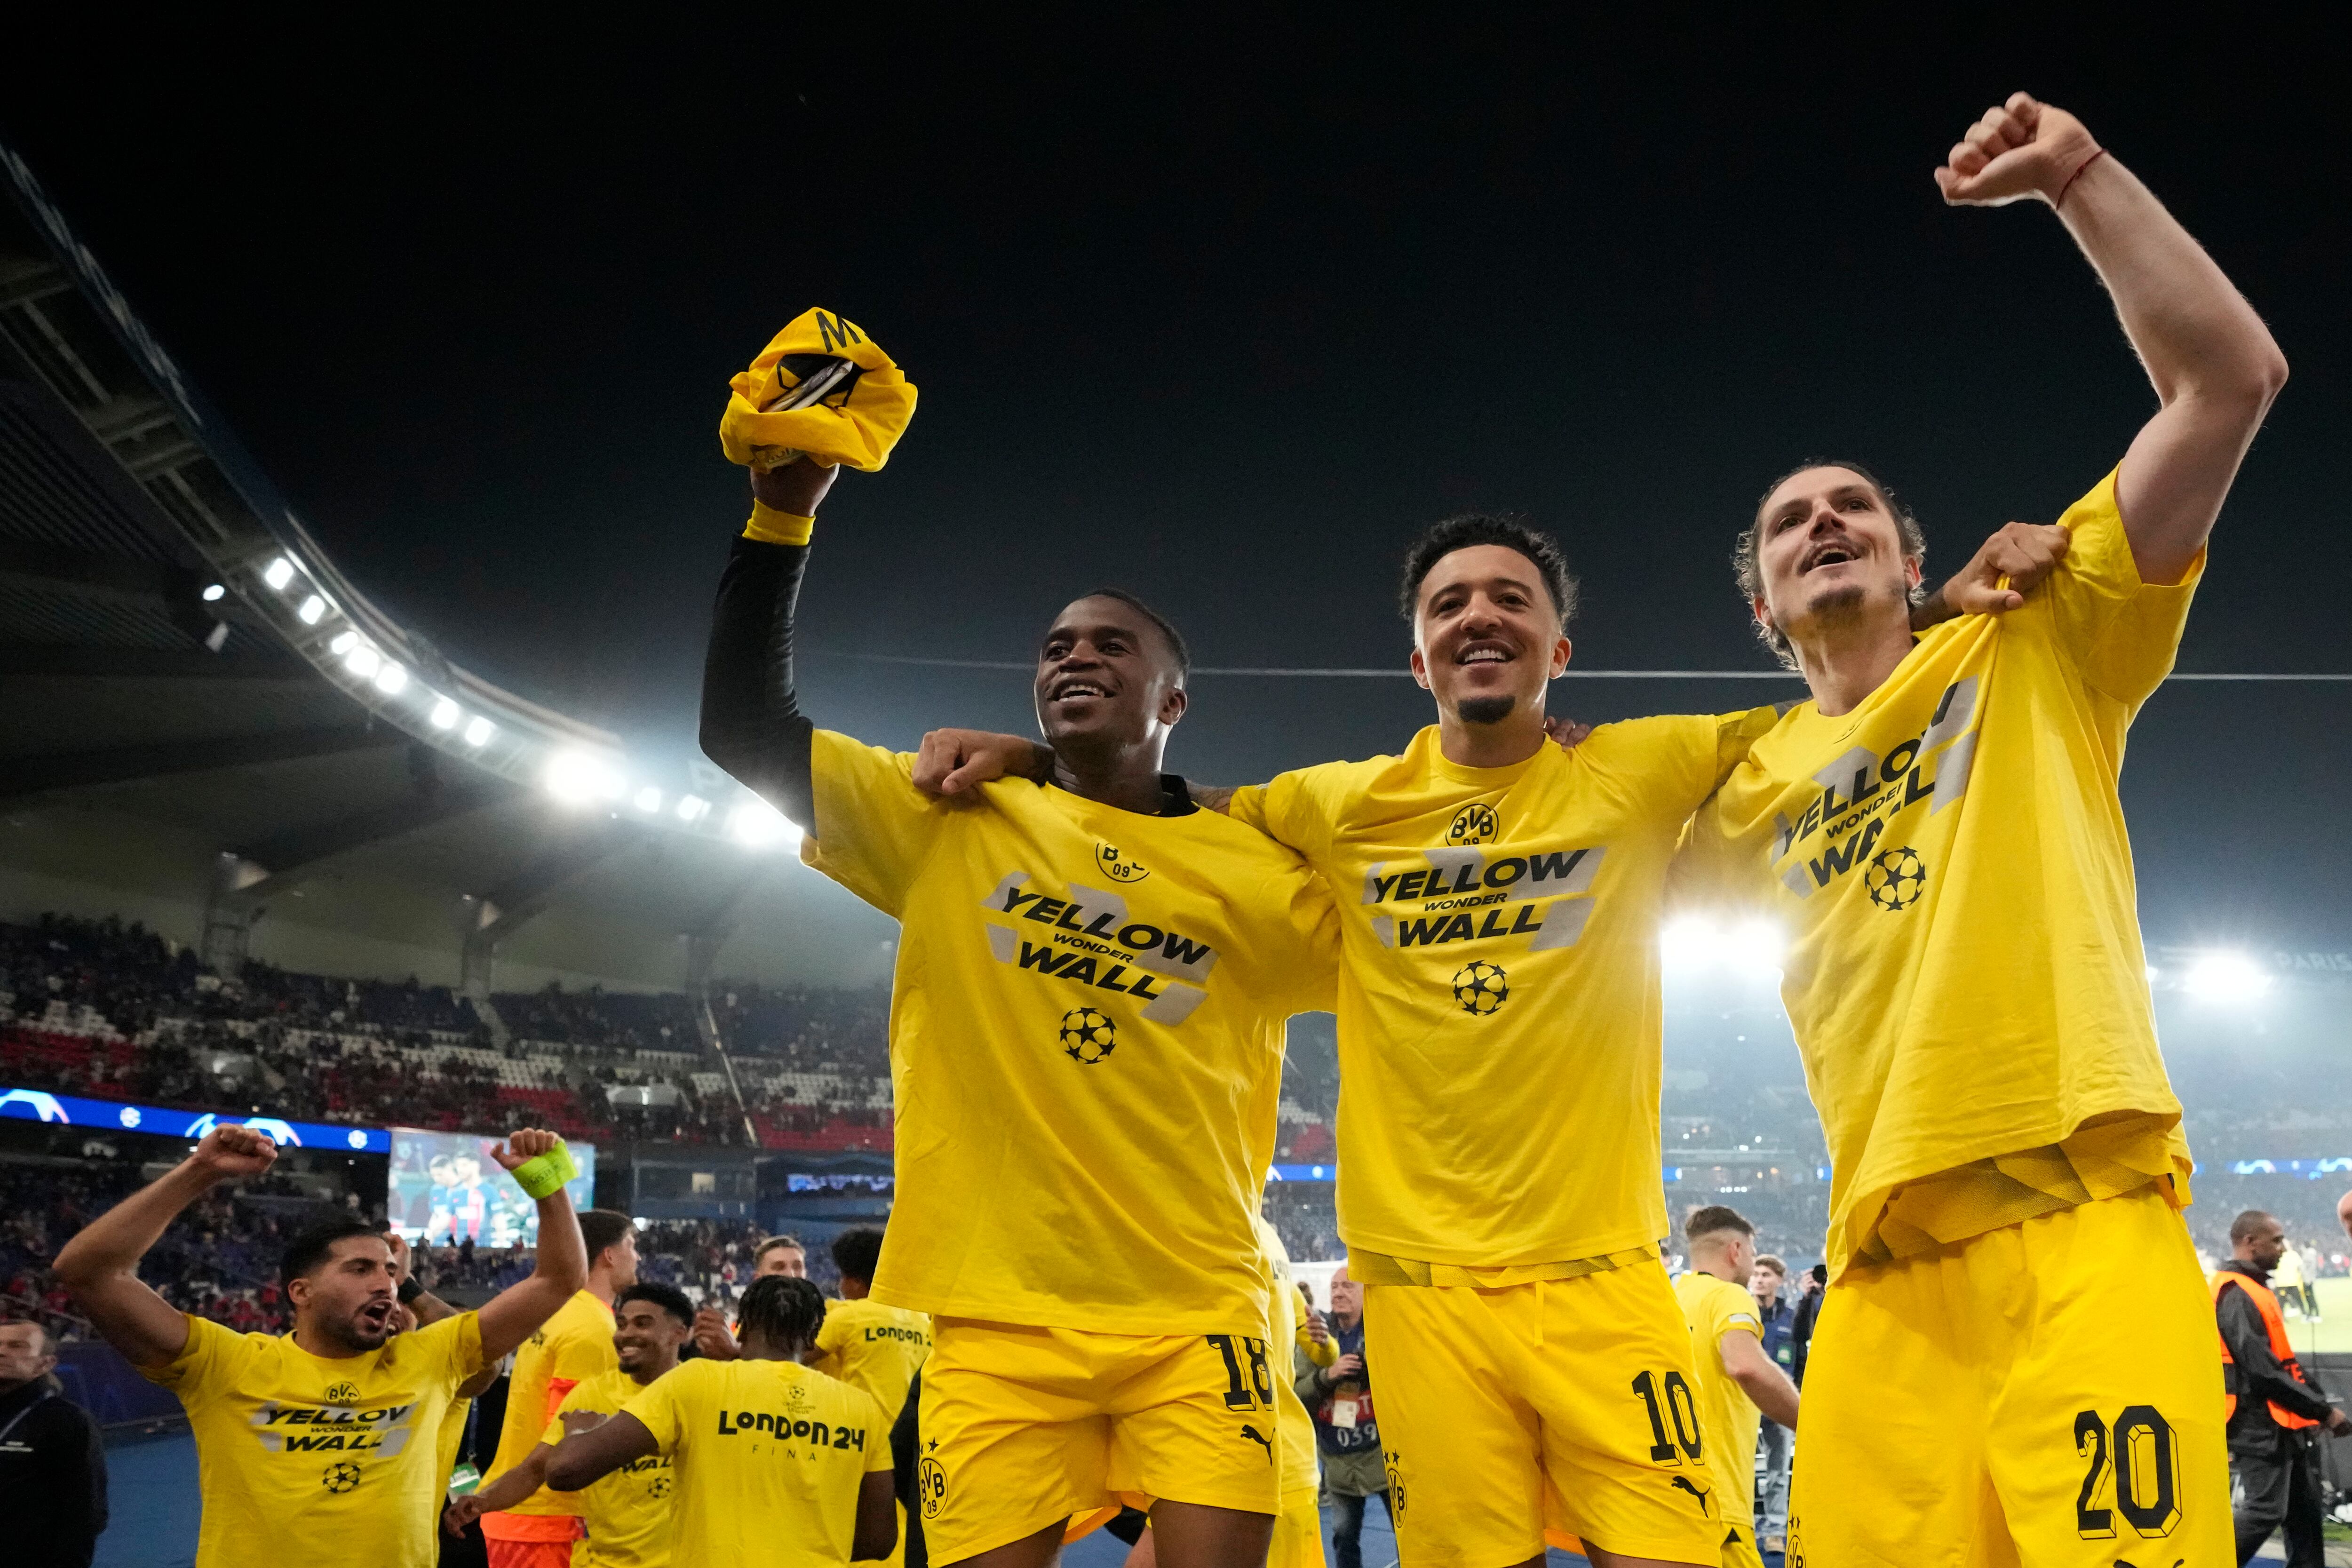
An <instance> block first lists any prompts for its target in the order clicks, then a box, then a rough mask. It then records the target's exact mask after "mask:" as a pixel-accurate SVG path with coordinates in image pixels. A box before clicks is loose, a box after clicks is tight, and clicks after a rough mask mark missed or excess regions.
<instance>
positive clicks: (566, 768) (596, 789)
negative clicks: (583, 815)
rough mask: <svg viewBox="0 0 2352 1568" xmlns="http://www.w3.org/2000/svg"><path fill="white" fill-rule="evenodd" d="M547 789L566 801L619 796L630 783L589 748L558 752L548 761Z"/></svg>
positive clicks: (586, 802)
mask: <svg viewBox="0 0 2352 1568" xmlns="http://www.w3.org/2000/svg"><path fill="white" fill-rule="evenodd" d="M546 783H547V793H548V794H550V795H553V796H554V797H555V798H556V799H558V800H560V801H562V802H563V804H564V805H590V804H591V803H593V802H595V801H599V800H618V799H620V798H621V792H622V791H623V790H624V789H625V788H626V787H627V785H626V784H624V783H623V782H622V779H621V775H620V774H619V773H615V772H614V770H613V769H612V768H611V767H610V766H609V765H608V764H606V763H604V761H603V760H602V759H601V758H597V757H593V756H591V755H589V754H588V753H587V752H556V753H555V755H554V756H552V757H550V758H549V759H548V762H547V774H546Z"/></svg>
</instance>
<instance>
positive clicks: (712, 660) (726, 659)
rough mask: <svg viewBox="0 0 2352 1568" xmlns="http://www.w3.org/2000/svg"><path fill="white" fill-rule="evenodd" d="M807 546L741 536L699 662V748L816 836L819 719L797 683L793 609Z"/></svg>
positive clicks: (722, 579) (721, 583) (721, 580)
mask: <svg viewBox="0 0 2352 1568" xmlns="http://www.w3.org/2000/svg"><path fill="white" fill-rule="evenodd" d="M808 552H809V547H808V546H807V545H805V544H762V543H761V542H758V541H757V540H751V539H738V540H736V541H735V548H734V550H733V552H731V553H730V555H729V556H728V558H727V571H726V574H724V575H723V576H721V577H720V578H719V603H718V605H717V606H716V607H715V609H714V610H713V612H712V614H711V620H710V650H709V653H708V654H707V655H706V656H705V657H704V658H703V662H702V750H703V754H704V755H706V756H708V757H709V759H710V760H711V761H712V762H714V763H718V764H719V766H720V767H722V768H724V769H726V770H727V772H728V773H730V774H731V775H732V776H733V777H734V778H735V780H736V781H737V782H738V783H740V784H743V785H744V786H745V787H747V788H749V789H751V790H752V791H753V792H754V793H756V794H757V795H760V796H761V798H762V799H764V800H766V801H768V802H769V803H770V804H771V805H774V806H775V807H776V808H777V809H778V810H779V811H782V813H783V814H784V815H785V816H788V817H790V818H791V819H792V820H793V823H794V824H795V825H796V826H798V827H800V829H801V830H802V831H803V832H804V833H807V834H810V835H811V836H813V837H814V836H815V835H816V832H817V821H816V791H815V787H814V784H812V782H811V779H810V772H809V767H810V762H809V758H810V751H811V747H812V743H813V742H812V737H814V734H815V732H816V726H815V725H814V723H812V722H811V721H809V719H808V717H807V716H806V715H805V714H803V713H802V712H801V709H800V694H799V693H798V692H797V691H796V690H795V689H793V608H794V606H795V605H797V604H798V602H799V600H800V596H801V576H802V574H803V573H804V572H805V571H807V569H808Z"/></svg>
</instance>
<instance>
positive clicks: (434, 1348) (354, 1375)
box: [139, 1312, 482, 1568]
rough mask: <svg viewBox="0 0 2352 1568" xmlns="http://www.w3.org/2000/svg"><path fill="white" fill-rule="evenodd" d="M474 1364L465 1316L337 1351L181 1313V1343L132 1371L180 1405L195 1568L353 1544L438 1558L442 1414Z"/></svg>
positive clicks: (299, 1556) (344, 1549) (471, 1323)
mask: <svg viewBox="0 0 2352 1568" xmlns="http://www.w3.org/2000/svg"><path fill="white" fill-rule="evenodd" d="M481 1370H482V1331H481V1325H480V1322H479V1321H478V1319H477V1318H476V1317H475V1316H474V1314H473V1313H471V1312H461V1313H459V1314H458V1315H457V1317H454V1318H445V1319H443V1320H442V1321H439V1322H437V1323H435V1324H433V1325H432V1326H431V1327H430V1328H424V1329H418V1330H416V1331H414V1332H413V1333H405V1334H394V1336H393V1337H392V1338H391V1339H389V1340H387V1341H386V1342H384V1344H383V1348H382V1349H380V1350H375V1351H371V1352H368V1353H367V1354H365V1355H356V1356H345V1357H337V1358H335V1359H332V1360H330V1359H328V1358H326V1357H323V1356H314V1355H312V1354H310V1352H308V1351H305V1350H303V1349H301V1348H300V1347H299V1346H298V1345H296V1344H295V1342H294V1339H293V1336H292V1335H290V1334H289V1335H287V1336H286V1337H284V1338H282V1339H281V1338H276V1337H273V1336H271V1335H268V1334H239V1333H233V1332H231V1331H229V1330H227V1329H225V1328H223V1327H222V1326H221V1325H220V1324H218V1323H215V1322H210V1321H206V1320H205V1319H203V1318H190V1319H189V1320H188V1342H187V1346H186V1348H184V1350H182V1351H181V1352H180V1353H179V1355H178V1356H177V1357H176V1358H175V1359H173V1361H171V1362H168V1363H165V1364H163V1366H159V1367H141V1368H140V1369H139V1374H140V1375H141V1376H142V1377H144V1378H146V1379H147V1380H148V1381H149V1382H150V1383H153V1384H160V1385H161V1386H163V1387H164V1388H168V1389H170V1390H171V1391H172V1392H173V1393H174V1394H178V1395H179V1396H180V1403H181V1404H182V1405H184V1406H186V1407H187V1412H188V1426H189V1427H190V1428H191V1430H192V1431H193V1432H194V1436H195V1439H196V1468H197V1486H198V1489H200V1490H201V1491H202V1493H203V1494H204V1523H203V1524H202V1526H201V1527H200V1528H199V1530H198V1532H197V1537H196V1568H243V1565H244V1564H247V1563H252V1562H254V1561H256V1560H257V1559H260V1558H267V1559H269V1560H272V1561H284V1562H303V1561H315V1562H320V1563H330V1562H341V1561H344V1560H346V1559H348V1558H349V1557H350V1556H351V1553H352V1542H355V1541H365V1542H368V1547H369V1561H370V1562H371V1563H381V1564H383V1565H384V1568H433V1563H435V1562H436V1559H437V1558H438V1556H439V1552H440V1548H439V1546H438V1544H437V1543H436V1539H435V1531H436V1523H437V1521H438V1520H439V1517H440V1511H441V1507H442V1504H443V1503H444V1501H445V1500H446V1489H447V1486H448V1482H449V1476H448V1472H447V1470H446V1469H443V1468H438V1466H439V1458H440V1445H439V1443H438V1442H437V1440H436V1439H437V1438H438V1437H439V1436H440V1432H441V1416H442V1413H443V1412H444V1411H446V1409H447V1408H448V1407H449V1403H450V1400H451V1399H452V1398H453V1397H454V1396H455V1395H456V1394H457V1385H458V1384H461V1383H463V1382H465V1381H466V1380H467V1378H469V1377H471V1376H473V1375H474V1374H475V1373H478V1372H479V1371H481Z"/></svg>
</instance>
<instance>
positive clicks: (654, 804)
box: [636, 784, 662, 811]
mask: <svg viewBox="0 0 2352 1568" xmlns="http://www.w3.org/2000/svg"><path fill="white" fill-rule="evenodd" d="M636 805H637V809H638V810H639V811H659V810H660V809H661V808H662V792H661V791H659V790H657V789H656V788H654V786H653V785H651V784H647V785H646V787H645V788H643V789H641V790H639V791H638V792H637V801H636Z"/></svg>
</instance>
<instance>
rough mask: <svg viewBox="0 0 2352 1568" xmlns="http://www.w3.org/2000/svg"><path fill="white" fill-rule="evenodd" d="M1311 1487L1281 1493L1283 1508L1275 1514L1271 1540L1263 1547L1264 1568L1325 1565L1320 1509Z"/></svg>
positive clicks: (1309, 1567)
mask: <svg viewBox="0 0 2352 1568" xmlns="http://www.w3.org/2000/svg"><path fill="white" fill-rule="evenodd" d="M1316 1496H1317V1494H1316V1491H1315V1489H1314V1488H1312V1487H1309V1488H1307V1489H1306V1490H1305V1491H1289V1492H1285V1493H1283V1494H1282V1510H1281V1511H1280V1512H1279V1513H1276V1515H1275V1516H1274V1541H1273V1543H1272V1544H1271V1545H1269V1546H1267V1547H1266V1549H1265V1568H1324V1563H1323V1510H1322V1508H1321V1506H1320V1505H1319V1504H1318V1502H1317V1501H1316Z"/></svg>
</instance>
